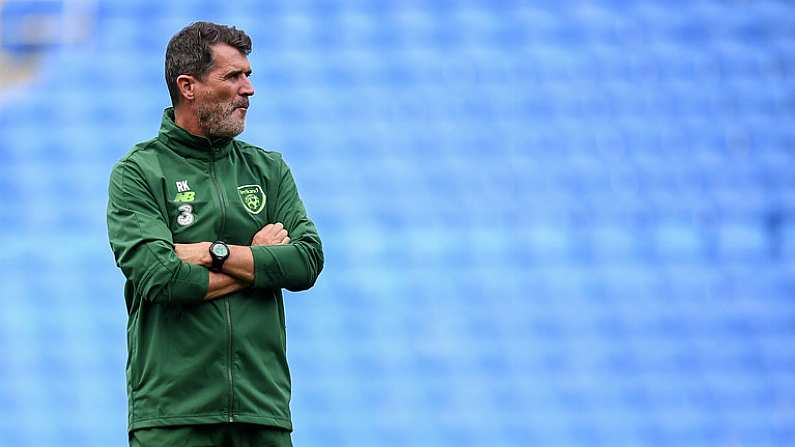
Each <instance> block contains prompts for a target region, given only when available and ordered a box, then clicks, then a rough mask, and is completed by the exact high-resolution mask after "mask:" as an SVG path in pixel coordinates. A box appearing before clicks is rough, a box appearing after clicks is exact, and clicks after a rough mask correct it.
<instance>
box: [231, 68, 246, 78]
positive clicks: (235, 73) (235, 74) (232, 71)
mask: <svg viewBox="0 0 795 447" xmlns="http://www.w3.org/2000/svg"><path fill="white" fill-rule="evenodd" d="M240 73H245V74H246V76H251V73H253V72H252V71H251V69H250V68H249V69H248V70H241V69H237V70H231V71H228V72H226V74H225V75H224V77H225V78H231V77H232V76H237V75H239V74H240Z"/></svg>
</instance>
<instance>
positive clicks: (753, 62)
mask: <svg viewBox="0 0 795 447" xmlns="http://www.w3.org/2000/svg"><path fill="white" fill-rule="evenodd" d="M2 14H3V12H2V10H0V16H1V15H2ZM197 19H206V20H212V21H216V22H220V23H227V24H235V25H237V26H239V27H240V28H242V29H244V30H246V31H247V32H248V33H249V34H250V35H251V36H252V38H253V41H254V51H253V53H252V54H251V56H250V60H251V62H252V66H253V70H254V76H253V77H252V81H253V82H254V85H255V88H256V89H257V90H256V95H255V96H254V97H253V98H252V107H251V110H250V112H249V115H248V127H247V130H246V132H245V133H244V134H243V135H242V136H241V138H242V139H244V140H247V141H250V142H252V143H254V144H257V145H260V146H263V147H265V148H267V149H271V150H278V151H280V152H282V153H284V154H285V157H286V159H287V161H288V163H290V165H291V167H292V169H293V173H294V175H295V177H296V179H297V182H298V185H299V189H300V192H301V194H302V197H303V199H304V201H305V203H306V205H307V208H308V210H309V211H310V214H311V215H312V216H313V217H314V218H315V220H316V222H317V225H318V228H319V231H320V234H321V237H322V239H323V242H324V246H325V251H326V268H325V271H324V272H323V274H322V275H321V277H320V280H319V281H318V283H317V285H316V287H315V288H314V289H312V290H310V291H308V292H303V293H298V294H287V297H286V307H287V325H288V334H289V352H288V355H289V359H290V362H291V369H292V373H293V404H292V408H293V412H294V425H295V429H296V431H295V433H294V437H293V440H294V444H295V445H297V446H336V445H338V446H366V447H369V446H406V445H411V446H530V445H545V446H619V445H627V446H629V445H648V446H673V445H682V446H716V445H725V446H729V445H731V446H735V445H736V446H755V447H761V446H783V445H792V444H793V443H795V306H794V305H793V301H792V299H793V290H795V289H793V286H795V175H793V168H795V125H793V123H795V120H794V119H795V4H793V3H792V2H788V1H784V0H781V1H772V0H763V1H755V2H726V1H718V0H696V1H689V2H662V1H658V2H628V1H621V0H600V1H593V2H591V1H568V0H567V1H562V2H557V1H556V2H553V1H542V2H519V1H485V0H476V1H464V2H450V1H438V2H427V3H426V2H399V1H385V2H373V3H370V4H366V3H360V2H354V1H340V2H332V1H322V0H320V1H285V2H265V3H263V2H258V1H254V0H241V1H238V2H215V1H209V0H187V1H182V0H180V1H175V2H161V1H155V0H139V1H133V2H130V1H126V0H113V1H102V2H99V3H98V4H97V6H96V16H95V21H94V22H92V24H90V25H89V39H88V40H84V41H81V42H78V43H74V44H67V45H60V46H55V47H53V48H47V49H45V50H44V52H43V53H42V55H41V66H40V70H39V72H38V74H37V77H36V78H35V79H34V80H32V81H31V82H30V83H28V84H27V85H22V86H18V87H16V89H15V90H14V91H10V92H8V91H7V92H4V94H3V95H0V98H4V99H3V100H2V102H0V194H1V195H2V206H0V223H1V224H2V228H4V229H6V231H5V233H4V235H2V236H0V246H2V247H3V248H4V250H2V254H0V258H1V259H2V266H3V268H2V269H0V283H2V284H3V291H4V292H3V293H4V296H3V299H2V302H3V306H2V307H0V445H8V446H11V445H13V446H56V445H57V446H82V447H90V446H97V447H105V446H112V445H124V443H125V442H126V408H127V407H126V394H125V382H124V380H125V378H124V362H125V360H126V345H125V337H126V335H125V324H126V314H125V308H124V302H123V298H122V283H123V278H122V275H121V272H120V271H119V270H118V269H116V267H115V265H114V262H113V258H112V255H111V252H110V249H109V246H108V242H107V236H106V227H105V204H106V200H107V197H106V191H107V180H108V174H109V172H110V168H111V166H112V165H113V163H114V162H115V161H116V160H117V159H119V158H120V157H121V156H122V155H123V154H124V153H126V152H127V151H128V150H129V148H130V147H131V146H132V145H133V144H134V143H136V142H138V141H141V140H144V139H148V138H150V137H152V136H154V135H155V133H156V132H157V127H158V125H159V120H160V116H161V113H162V109H163V108H164V107H166V106H167V105H168V103H169V100H168V94H167V91H166V88H165V84H164V81H163V79H162V73H163V54H164V49H165V45H166V43H167V41H168V39H169V37H170V36H171V35H172V34H173V33H174V32H176V31H177V30H178V29H179V28H181V27H182V26H184V25H186V24H187V23H189V22H191V21H193V20H197ZM0 23H2V22H0ZM17 50H18V48H15V49H14V51H17Z"/></svg>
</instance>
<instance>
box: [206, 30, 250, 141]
mask: <svg viewBox="0 0 795 447" xmlns="http://www.w3.org/2000/svg"><path fill="white" fill-rule="evenodd" d="M210 48H211V51H212V52H213V66H212V68H210V71H209V72H208V73H207V75H206V76H205V77H204V79H203V80H198V81H197V83H196V85H197V89H196V103H195V106H196V114H197V116H198V118H199V126H200V127H201V128H202V130H204V133H205V135H206V136H207V137H209V138H211V139H216V138H231V137H234V136H237V135H239V134H240V133H241V132H243V129H245V127H246V112H247V111H248V97H249V96H251V95H253V94H254V87H253V86H252V85H251V81H249V79H248V77H249V75H250V74H251V65H250V64H249V63H248V58H247V57H246V56H244V55H242V54H240V52H239V51H238V50H237V49H236V48H234V47H231V46H229V45H226V44H217V45H213V46H212V47H210Z"/></svg>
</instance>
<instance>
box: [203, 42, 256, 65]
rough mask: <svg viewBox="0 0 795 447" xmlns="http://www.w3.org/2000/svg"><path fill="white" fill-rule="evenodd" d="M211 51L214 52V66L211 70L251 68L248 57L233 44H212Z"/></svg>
mask: <svg viewBox="0 0 795 447" xmlns="http://www.w3.org/2000/svg"><path fill="white" fill-rule="evenodd" d="M210 51H212V52H213V67H212V69H211V71H231V70H243V71H247V70H250V69H251V64H249V62H248V58H247V57H246V56H245V55H243V54H242V53H241V52H240V51H238V50H237V48H235V47H233V46H230V45H227V44H225V43H219V44H216V45H213V46H211V47H210Z"/></svg>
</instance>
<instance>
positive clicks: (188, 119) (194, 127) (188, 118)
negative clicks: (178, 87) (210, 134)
mask: <svg viewBox="0 0 795 447" xmlns="http://www.w3.org/2000/svg"><path fill="white" fill-rule="evenodd" d="M174 123H175V124H176V125H177V126H179V127H181V128H183V129H185V130H186V131H188V132H189V133H191V134H193V135H196V136H197V137H205V138H206V137H207V135H206V134H205V132H204V130H202V128H201V127H200V126H199V118H198V117H197V116H196V114H195V113H192V111H191V110H189V109H188V108H187V107H186V106H184V105H180V106H175V107H174Z"/></svg>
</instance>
